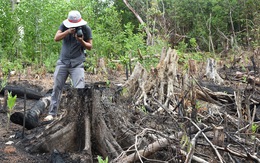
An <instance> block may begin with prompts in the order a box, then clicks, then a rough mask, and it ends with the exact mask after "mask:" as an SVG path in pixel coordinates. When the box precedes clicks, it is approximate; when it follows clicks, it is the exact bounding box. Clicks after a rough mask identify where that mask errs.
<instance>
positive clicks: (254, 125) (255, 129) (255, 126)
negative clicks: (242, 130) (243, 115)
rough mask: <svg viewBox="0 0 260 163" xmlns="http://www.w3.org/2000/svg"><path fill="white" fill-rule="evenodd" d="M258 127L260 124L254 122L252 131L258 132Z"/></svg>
mask: <svg viewBox="0 0 260 163" xmlns="http://www.w3.org/2000/svg"><path fill="white" fill-rule="evenodd" d="M258 127H259V126H258V125H257V124H255V123H253V124H252V126H251V130H252V132H253V133H256V131H257V129H258Z"/></svg>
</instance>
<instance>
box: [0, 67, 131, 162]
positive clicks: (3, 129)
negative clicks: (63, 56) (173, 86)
mask: <svg viewBox="0 0 260 163" xmlns="http://www.w3.org/2000/svg"><path fill="white" fill-rule="evenodd" d="M112 74H113V75H110V76H109V77H106V75H101V74H99V75H93V74H86V76H85V81H86V83H88V82H99V81H105V82H106V81H110V82H113V83H116V84H120V83H121V84H122V83H123V82H124V81H125V80H126V76H125V74H124V72H117V73H112ZM18 76H19V77H18ZM68 81H69V80H68ZM9 84H11V85H20V86H24V87H27V88H31V89H35V90H38V91H40V92H42V93H46V92H47V91H48V90H50V89H51V88H52V84H53V77H52V74H45V75H42V76H38V75H24V76H23V75H14V76H12V77H11V78H10V79H9ZM0 100H1V106H2V105H3V95H2V94H1V95H0ZM36 102H37V100H32V99H27V100H26V109H30V108H31V107H32V106H33V105H34V104H35V103H36ZM23 109H24V100H23V99H22V98H17V101H16V105H15V107H14V112H16V111H23ZM44 116H45V115H42V117H41V118H44ZM7 124H8V118H7V113H0V162H1V163H47V162H50V158H51V153H42V154H30V153H28V152H27V151H26V149H25V148H24V147H23V145H22V143H21V140H22V139H21V137H20V136H21V135H22V132H23V127H22V126H20V125H17V124H14V123H12V122H10V126H9V129H7ZM30 132H31V131H30V130H27V129H24V136H25V137H26V136H29V135H30ZM67 157H71V156H69V155H68V156H67ZM63 158H66V156H63ZM64 161H65V160H64ZM66 162H67V161H66ZM69 162H70V161H69Z"/></svg>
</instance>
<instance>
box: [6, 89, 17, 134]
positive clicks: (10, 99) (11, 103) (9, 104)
mask: <svg viewBox="0 0 260 163" xmlns="http://www.w3.org/2000/svg"><path fill="white" fill-rule="evenodd" d="M16 98H17V96H16V95H15V96H13V95H12V92H8V99H7V107H8V109H7V117H8V119H7V130H9V125H10V117H11V114H12V112H13V109H14V106H15V102H16Z"/></svg>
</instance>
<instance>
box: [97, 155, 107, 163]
mask: <svg viewBox="0 0 260 163" xmlns="http://www.w3.org/2000/svg"><path fill="white" fill-rule="evenodd" d="M97 159H98V163H108V157H106V159H104V160H103V159H102V157H101V156H97Z"/></svg>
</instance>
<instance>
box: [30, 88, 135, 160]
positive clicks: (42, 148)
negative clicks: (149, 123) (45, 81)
mask: <svg viewBox="0 0 260 163" xmlns="http://www.w3.org/2000/svg"><path fill="white" fill-rule="evenodd" d="M115 96H116V95H115V89H112V88H106V87H105V86H100V85H99V86H98V87H97V86H95V85H94V86H89V87H87V88H84V89H73V88H71V89H68V90H66V91H65V92H64V94H63V96H62V98H61V102H60V109H59V110H60V111H61V113H60V114H59V116H58V117H57V119H56V120H54V121H53V122H52V123H50V124H48V125H46V126H39V127H37V128H36V129H35V130H37V131H38V132H37V134H36V135H35V136H33V137H32V138H30V139H29V140H27V141H26V142H27V143H28V144H27V143H26V142H25V146H26V149H27V150H28V151H29V152H31V153H42V152H45V153H46V152H47V153H48V152H52V151H54V150H58V151H59V152H61V153H63V152H82V153H84V155H83V156H82V157H81V161H82V162H89V163H91V162H92V161H93V153H99V155H101V156H102V157H104V158H105V157H109V158H110V159H113V158H116V157H117V156H118V155H119V154H120V153H121V152H122V151H123V150H122V147H124V146H129V144H130V143H133V142H134V136H133V135H131V134H132V133H133V132H132V131H131V130H129V129H128V127H127V125H129V124H130V123H129V124H126V123H124V121H125V122H128V120H126V119H124V116H125V115H127V113H126V112H124V110H123V109H120V106H119V105H116V104H115V102H114V98H115ZM115 112H117V114H115ZM126 131H127V132H126ZM119 135H124V138H123V139H122V138H120V140H118V139H117V136H119ZM129 142H130V143H129ZM119 143H120V145H119ZM93 151H94V152H93Z"/></svg>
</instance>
